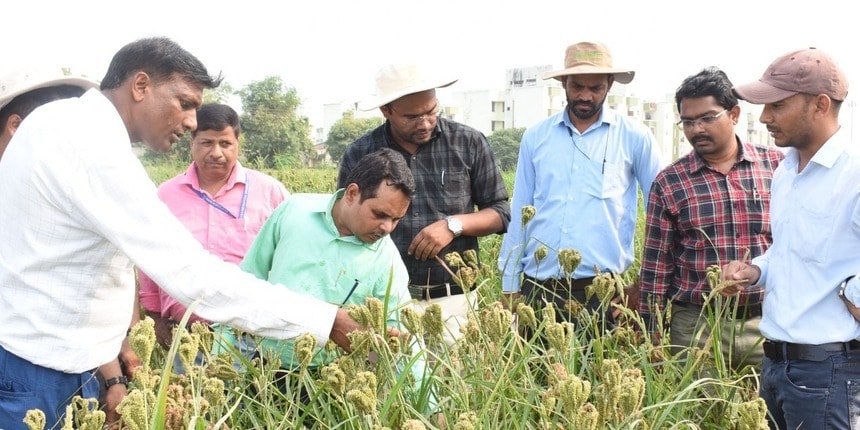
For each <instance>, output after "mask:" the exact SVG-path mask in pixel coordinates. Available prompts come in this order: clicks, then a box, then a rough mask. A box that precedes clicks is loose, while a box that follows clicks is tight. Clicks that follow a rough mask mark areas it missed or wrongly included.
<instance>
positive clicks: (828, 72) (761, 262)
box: [722, 48, 860, 429]
mask: <svg viewBox="0 0 860 430" xmlns="http://www.w3.org/2000/svg"><path fill="white" fill-rule="evenodd" d="M734 91H735V92H736V93H737V95H738V97H739V98H742V99H744V100H746V101H748V102H750V103H754V104H763V105H764V108H763V109H762V113H761V117H760V118H759V120H760V121H761V122H762V123H763V124H765V125H766V126H767V130H768V131H769V132H770V134H771V136H772V137H773V139H774V142H775V143H776V145H777V146H779V147H782V148H788V150H787V151H786V154H785V160H784V161H783V162H782V163H781V164H780V165H779V167H778V168H777V169H776V171H775V172H774V175H773V182H772V184H771V206H770V218H771V226H772V229H773V245H772V246H771V247H770V248H769V249H768V250H767V252H766V253H765V254H764V255H762V256H759V257H757V258H754V259H753V260H752V264H744V263H742V262H739V261H732V262H730V263H729V264H727V265H726V266H725V267H724V268H723V271H722V276H723V279H724V280H732V281H735V282H739V283H740V284H738V285H732V286H729V287H728V288H727V289H726V290H724V294H726V295H731V294H735V293H736V292H737V291H739V289H741V288H745V287H747V286H749V285H763V286H764V289H765V296H764V306H763V309H762V311H763V314H762V320H761V324H760V326H759V328H760V330H761V332H762V334H763V335H764V337H765V338H766V339H767V340H766V341H765V343H764V345H763V346H764V354H765V359H764V361H763V363H762V375H761V387H760V391H759V394H760V395H761V397H762V398H763V399H764V400H765V402H766V403H767V408H768V412H769V414H768V416H769V417H771V419H772V420H773V422H772V423H771V424H772V425H771V428H780V429H785V428H788V429H795V428H799V427H803V428H834V429H836V428H839V429H847V428H851V427H854V426H856V423H858V422H860V392H858V390H857V386H858V383H860V342H858V341H857V339H858V338H860V322H858V321H857V319H856V317H855V316H853V315H857V313H856V311H857V310H858V309H857V308H856V306H854V305H855V304H860V283H858V281H857V278H856V275H857V274H858V273H860V154H858V151H857V148H856V146H854V145H852V143H851V141H850V136H849V135H848V131H846V130H845V129H844V128H842V127H841V126H840V125H839V110H840V107H841V106H842V102H843V101H844V100H845V98H846V97H847V96H848V80H847V78H846V76H845V74H844V73H843V71H842V69H841V68H840V67H839V65H838V64H837V63H836V61H834V60H833V59H832V58H831V57H830V56H828V55H827V54H825V53H824V52H822V51H821V50H818V49H815V48H809V49H803V50H799V51H794V52H790V53H788V54H785V55H783V56H781V57H780V58H778V59H776V60H775V61H774V62H773V63H771V65H770V66H769V67H768V69H767V70H766V71H765V73H764V74H763V75H762V77H761V78H760V79H759V80H758V81H756V82H752V83H749V84H745V85H740V86H735V88H734Z"/></svg>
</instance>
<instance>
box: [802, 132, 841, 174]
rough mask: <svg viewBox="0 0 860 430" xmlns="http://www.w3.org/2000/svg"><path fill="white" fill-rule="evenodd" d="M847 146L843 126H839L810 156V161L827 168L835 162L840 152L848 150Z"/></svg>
mask: <svg viewBox="0 0 860 430" xmlns="http://www.w3.org/2000/svg"><path fill="white" fill-rule="evenodd" d="M848 148H849V147H848V138H847V137H846V133H845V132H844V127H841V126H840V127H839V130H836V133H834V134H833V136H830V138H829V139H827V141H826V142H824V145H822V146H821V148H818V151H817V152H816V153H815V155H813V156H812V160H810V162H811V163H815V164H819V165H821V166H822V167H826V168H828V169H829V168H831V167H833V165H834V164H836V161H837V160H839V157H840V156H841V155H842V153H844V152H847V151H848Z"/></svg>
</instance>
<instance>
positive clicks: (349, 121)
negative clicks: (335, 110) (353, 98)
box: [325, 110, 385, 164]
mask: <svg viewBox="0 0 860 430" xmlns="http://www.w3.org/2000/svg"><path fill="white" fill-rule="evenodd" d="M383 121H385V119H384V118H356V117H355V111H353V110H348V111H346V112H344V113H343V117H341V119H339V120H337V121H336V122H335V123H334V124H333V125H332V126H331V129H330V130H329V131H328V138H327V139H326V141H325V146H326V149H327V150H328V154H329V155H330V156H331V161H332V162H334V163H335V164H340V159H341V158H343V153H344V152H346V147H347V146H348V145H349V144H350V143H352V142H354V141H355V139H358V138H359V137H361V136H362V135H364V134H365V133H367V132H368V131H370V130H373V129H374V128H376V127H379V126H380V125H382V123H383Z"/></svg>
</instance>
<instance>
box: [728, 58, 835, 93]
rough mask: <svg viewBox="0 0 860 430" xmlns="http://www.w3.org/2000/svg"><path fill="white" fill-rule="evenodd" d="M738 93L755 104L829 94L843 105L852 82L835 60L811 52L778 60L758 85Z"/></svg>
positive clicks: (738, 88)
mask: <svg viewBox="0 0 860 430" xmlns="http://www.w3.org/2000/svg"><path fill="white" fill-rule="evenodd" d="M734 91H735V94H737V96H738V97H739V98H741V99H743V100H746V101H748V102H750V103H753V104H768V103H775V102H778V101H780V100H785V99H787V98H789V97H791V96H793V95H795V94H798V93H803V94H812V95H818V94H826V95H827V96H828V97H830V98H831V99H833V100H839V101H843V100H845V97H847V96H848V78H847V77H845V73H844V72H843V71H842V68H841V67H839V64H838V63H836V60H834V59H833V58H832V57H831V56H829V55H827V54H826V53H825V52H824V51H822V50H820V49H815V48H809V49H802V50H799V51H793V52H789V53H788V54H785V55H783V56H781V57H779V58H777V59H776V60H775V61H774V62H773V63H771V64H770V66H768V68H767V70H765V71H764V74H763V75H761V78H759V80H758V81H755V82H750V83H748V84H743V85H736V86H735V87H734Z"/></svg>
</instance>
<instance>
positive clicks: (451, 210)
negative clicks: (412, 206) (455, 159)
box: [437, 171, 471, 215]
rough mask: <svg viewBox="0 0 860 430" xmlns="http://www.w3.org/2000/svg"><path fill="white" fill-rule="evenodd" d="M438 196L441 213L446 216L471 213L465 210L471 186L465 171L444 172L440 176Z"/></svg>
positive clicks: (469, 197)
mask: <svg viewBox="0 0 860 430" xmlns="http://www.w3.org/2000/svg"><path fill="white" fill-rule="evenodd" d="M439 185H440V191H441V193H440V196H441V197H442V201H440V202H437V203H438V204H439V206H440V207H441V212H442V213H444V214H448V215H453V214H459V213H466V212H471V211H470V210H469V208H467V206H468V204H469V200H470V199H471V186H470V183H469V175H468V173H467V172H465V171H459V172H449V171H445V172H444V173H443V174H442V175H441V181H440V183H439Z"/></svg>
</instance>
